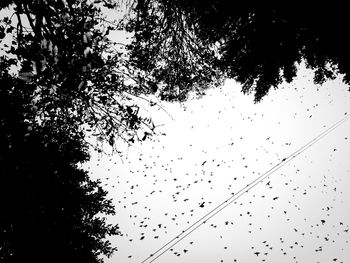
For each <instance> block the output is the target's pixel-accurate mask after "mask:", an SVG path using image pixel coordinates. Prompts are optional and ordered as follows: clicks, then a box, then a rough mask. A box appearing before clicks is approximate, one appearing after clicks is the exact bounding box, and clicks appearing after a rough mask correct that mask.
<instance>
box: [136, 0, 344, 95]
mask: <svg viewBox="0 0 350 263" xmlns="http://www.w3.org/2000/svg"><path fill="white" fill-rule="evenodd" d="M137 2H138V4H137V5H135V8H134V13H135V18H134V19H133V20H132V21H131V22H130V24H129V26H130V30H133V31H135V40H134V43H133V44H132V45H131V46H130V49H131V50H132V54H133V57H132V58H133V60H134V61H135V62H136V63H137V65H138V67H139V68H141V69H143V70H145V71H147V72H148V75H151V76H152V77H153V81H154V83H155V84H158V86H159V87H160V88H163V90H164V89H165V90H169V92H168V93H170V94H171V96H173V95H176V91H177V90H181V91H183V92H184V93H186V92H187V91H188V90H193V89H195V88H196V87H202V88H203V87H204V88H205V87H206V86H210V83H212V81H211V77H213V78H214V79H217V78H216V76H220V77H221V78H226V77H229V78H234V79H236V80H237V81H239V82H240V83H242V84H243V92H245V93H250V92H254V93H255V100H256V101H260V100H261V98H262V97H263V96H265V95H266V94H267V93H268V91H269V89H270V88H271V87H274V88H277V86H278V85H279V84H280V83H282V81H283V80H286V81H287V82H290V81H292V80H293V78H294V77H295V76H296V72H297V65H298V64H299V63H300V62H301V61H302V60H304V61H305V62H306V65H307V67H309V68H312V69H313V70H314V72H315V77H314V80H315V82H316V83H323V82H324V81H325V80H327V79H330V78H334V77H335V74H336V73H341V74H344V81H345V82H346V83H348V84H349V83H350V52H349V48H348V47H349V44H350V41H349V38H348V37H347V34H346V32H347V31H346V28H347V8H346V7H345V5H342V4H333V3H328V4H320V5H302V6H299V5H297V4H295V3H292V2H283V3H279V4H278V3H276V4H275V5H271V4H270V5H269V4H266V3H260V4H253V3H251V2H249V1H248V2H242V3H241V2H240V3H239V4H238V3H237V4H235V3H233V2H232V1H229V0H203V1H202V0H190V1H186V0H178V1H169V0H139V1H137ZM218 71H219V72H220V73H219V74H218V75H217V72H218ZM203 83H205V84H207V85H204V86H203ZM155 84H153V85H154V86H155ZM164 87H165V88H164ZM174 87H176V88H175V89H174ZM178 93H179V94H181V92H178ZM171 96H170V99H172V97H171ZM165 98H166V96H165ZM178 99H181V97H178Z"/></svg>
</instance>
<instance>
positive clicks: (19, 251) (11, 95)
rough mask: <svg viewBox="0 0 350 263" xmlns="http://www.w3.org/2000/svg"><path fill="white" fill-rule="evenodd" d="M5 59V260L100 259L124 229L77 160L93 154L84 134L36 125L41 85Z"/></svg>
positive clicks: (0, 244)
mask: <svg viewBox="0 0 350 263" xmlns="http://www.w3.org/2000/svg"><path fill="white" fill-rule="evenodd" d="M6 64H8V61H4V60H3V59H2V60H1V65H2V68H1V76H0V79H1V89H0V174H1V177H0V209H1V214H0V230H1V235H0V261H1V262H22V261H23V262H24V261H29V262H48V261H49V262H102V260H101V259H100V255H105V256H110V255H111V254H112V252H113V251H114V250H115V248H113V247H111V244H110V243H109V242H108V241H106V240H104V239H105V238H106V237H107V236H108V235H115V234H118V233H119V231H118V226H117V225H114V226H113V225H109V224H107V223H106V219H105V218H102V217H100V216H99V215H100V214H102V215H110V214H114V213H115V211H114V207H113V205H112V202H111V200H108V199H106V194H107V193H106V191H104V190H103V189H102V187H101V186H100V183H99V182H98V181H91V179H89V177H88V174H87V172H86V171H84V170H82V169H80V168H78V165H79V163H80V162H83V161H86V160H87V159H88V157H89V155H88V152H87V147H86V146H85V147H84V142H83V141H82V138H83V137H82V136H81V135H79V134H77V133H72V132H71V131H70V130H69V129H68V130H64V129H61V130H57V129H53V128H52V126H51V125H46V126H38V125H37V126H33V124H32V123H30V122H29V121H28V120H29V119H31V118H33V117H34V116H35V111H33V106H32V105H31V101H30V99H31V96H30V95H31V94H32V92H33V90H34V89H35V85H33V84H28V83H26V82H24V81H22V80H19V79H15V78H13V77H12V76H10V75H9V74H8V72H7V71H6V68H4V66H5V67H6Z"/></svg>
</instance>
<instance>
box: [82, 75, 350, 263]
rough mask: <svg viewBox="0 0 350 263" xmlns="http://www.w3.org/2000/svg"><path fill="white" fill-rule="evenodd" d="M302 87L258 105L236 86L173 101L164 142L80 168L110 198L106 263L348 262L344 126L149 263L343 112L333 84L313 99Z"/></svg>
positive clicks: (347, 137) (345, 101)
mask: <svg viewBox="0 0 350 263" xmlns="http://www.w3.org/2000/svg"><path fill="white" fill-rule="evenodd" d="M299 79H301V80H303V81H304V82H303V83H297V82H296V83H294V86H295V87H298V88H297V89H296V90H294V89H293V87H288V88H287V89H286V90H283V89H281V90H278V91H275V93H274V94H270V95H268V96H267V98H265V99H264V101H263V102H262V103H260V104H256V105H253V102H252V97H251V96H245V95H241V93H240V92H239V90H238V89H237V86H236V87H234V88H233V87H230V85H227V87H226V86H225V87H223V88H221V89H217V90H209V91H208V92H207V93H208V94H207V95H206V96H204V97H203V98H202V99H200V100H198V101H190V102H186V103H185V104H183V105H182V106H181V107H178V105H175V106H174V105H170V106H169V107H168V108H169V109H170V110H171V112H170V113H171V114H174V118H175V121H169V119H165V122H166V123H165V125H164V126H162V127H163V129H164V130H163V131H162V133H165V134H166V135H165V136H158V137H155V138H153V139H151V140H148V141H145V142H143V143H142V144H139V145H138V144H136V145H134V146H132V147H131V148H130V149H129V151H128V154H127V155H124V156H123V157H121V158H122V159H123V163H122V162H121V160H120V159H119V157H118V156H112V157H111V156H110V157H107V156H100V155H99V156H98V155H96V156H94V158H93V159H92V160H91V162H90V163H87V164H86V165H87V167H88V169H89V170H90V172H91V176H92V177H93V178H99V179H100V180H101V181H102V182H103V185H104V187H105V189H107V190H108V191H109V196H110V198H113V200H114V203H115V206H116V215H115V216H113V217H111V218H109V219H108V220H109V221H110V222H112V223H117V224H118V225H119V226H120V230H121V233H122V234H121V235H120V236H115V237H111V238H110V240H111V242H112V244H113V245H116V246H117V248H118V251H117V252H115V255H114V256H113V257H112V258H110V259H106V262H135V263H138V262H139V263H141V262H153V261H152V260H154V261H155V262H156V261H158V262H301V263H303V262H315V263H316V262H319V263H321V262H337V263H338V262H339V263H340V262H343V263H346V262H347V260H349V259H350V244H349V241H350V235H349V229H350V212H349V211H346V209H347V207H349V202H350V194H349V193H348V189H347V188H348V186H349V185H350V184H349V183H350V164H349V162H347V160H348V159H349V157H350V151H349V150H350V133H349V131H350V129H349V127H350V122H347V123H345V124H344V125H343V126H341V127H339V129H338V130H336V131H334V132H333V133H331V134H330V135H328V136H327V137H325V138H324V139H323V140H322V141H320V142H319V143H318V144H315V145H314V146H312V147H310V148H309V149H308V150H307V151H305V152H304V153H303V154H301V155H300V156H298V157H297V158H295V159H294V160H293V161H291V162H290V163H288V165H286V166H285V167H283V168H281V169H280V170H278V171H276V172H275V173H274V174H271V175H270V176H269V177H268V178H266V180H264V181H263V182H261V183H260V184H258V185H257V186H256V187H255V188H253V189H251V190H249V191H248V192H246V193H245V194H244V195H242V196H241V197H240V198H239V199H237V200H235V201H234V202H233V203H232V204H230V205H229V206H227V207H226V208H225V209H223V210H222V211H220V213H218V214H217V215H215V216H214V217H212V218H210V220H203V222H201V226H200V227H199V228H198V229H196V230H195V231H193V232H192V233H191V234H189V235H188V236H186V237H185V238H184V239H183V240H181V242H178V243H177V244H176V245H174V246H171V245H169V246H168V247H167V248H166V247H165V248H164V249H166V250H167V251H166V252H165V253H164V254H163V255H162V256H161V257H159V258H157V259H155V256H156V253H154V252H155V251H157V250H158V249H159V248H161V247H162V246H163V245H164V244H166V243H167V242H168V241H169V240H171V239H172V238H174V237H175V238H176V236H178V235H181V234H186V233H185V232H184V231H185V230H186V229H187V228H188V227H190V226H191V224H192V223H194V222H196V221H197V220H198V219H199V218H201V217H202V216H203V215H205V214H206V213H208V212H210V211H211V210H212V209H215V207H216V206H217V205H218V204H219V203H221V202H222V201H223V200H225V199H227V198H228V197H230V196H232V195H234V194H235V193H237V192H238V191H239V190H240V189H242V188H243V187H245V186H246V185H247V184H249V183H250V182H251V181H252V180H254V179H255V178H257V177H258V176H260V175H261V174H262V173H264V172H266V171H268V170H269V169H270V168H271V167H272V166H274V165H276V164H277V163H279V162H281V161H283V160H285V158H286V156H288V155H289V154H290V153H291V152H293V151H294V150H296V149H297V148H298V147H300V146H302V145H303V143H305V142H306V141H308V140H310V139H312V137H314V136H316V135H318V133H319V132H322V131H323V130H324V129H325V128H326V127H329V126H330V125H332V124H333V123H334V122H335V121H337V120H338V119H337V118H339V117H341V115H340V114H344V109H345V108H342V107H348V106H349V105H350V93H349V94H348V95H347V93H346V92H348V91H346V90H345V88H342V89H341V88H337V87H333V86H334V85H335V84H334V83H333V84H332V85H333V86H332V85H331V84H330V86H329V87H328V88H327V87H322V89H323V90H322V89H321V88H320V90H318V91H316V90H315V88H314V85H313V84H311V83H309V81H310V77H309V76H304V77H299ZM232 85H233V84H231V86H232ZM307 85H308V86H307ZM325 86H326V84H325ZM337 86H341V85H338V84H337ZM303 87H304V88H303ZM342 87H343V86H342ZM235 89H236V90H235ZM308 89H309V90H308ZM311 89H313V90H311ZM300 94H302V95H300ZM317 94H318V95H317ZM339 94H340V95H339ZM315 95H317V97H316V98H315ZM341 96H344V97H341ZM345 96H347V97H345ZM341 103H342V104H341ZM176 107H177V110H176ZM330 111H332V112H330ZM325 112H327V114H328V116H325ZM337 116H339V117H337ZM155 121H157V120H155ZM158 121H159V120H158ZM330 141H331V143H330ZM125 154H126V153H125ZM164 249H163V251H164ZM145 259H146V260H145Z"/></svg>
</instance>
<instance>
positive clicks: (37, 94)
mask: <svg viewBox="0 0 350 263" xmlns="http://www.w3.org/2000/svg"><path fill="white" fill-rule="evenodd" d="M8 3H10V4H12V5H11V7H12V10H13V13H12V14H11V15H10V16H7V17H4V18H3V19H2V25H1V26H0V36H2V38H4V37H5V36H11V37H12V43H10V44H7V45H6V44H5V45H4V49H5V52H6V54H7V55H8V56H10V57H11V56H14V57H15V58H16V62H14V63H15V65H16V66H17V67H18V68H19V74H18V77H19V78H20V79H22V80H25V81H26V82H28V83H33V84H35V85H36V89H35V90H34V93H33V94H32V97H33V100H32V102H33V103H34V104H35V107H36V109H37V117H38V118H36V120H40V123H41V125H43V126H45V123H46V122H49V123H50V125H52V124H53V123H56V128H57V129H60V128H61V127H65V128H66V126H69V125H70V124H71V123H75V124H78V126H79V127H80V128H84V129H85V130H86V131H88V132H90V133H93V134H94V135H95V136H96V137H101V138H103V139H105V140H106V141H107V142H109V143H110V144H111V145H112V146H115V143H114V142H115V140H116V139H117V138H122V139H124V140H125V141H127V142H128V141H134V140H135V139H137V138H139V137H140V132H141V133H142V131H143V130H144V131H147V132H148V133H152V130H153V128H154V127H153V126H152V122H151V121H150V120H149V119H147V118H142V117H141V116H140V115H139V114H138V110H139V108H138V105H137V104H136V103H134V101H133V98H135V97H137V96H139V95H140V94H147V93H148V90H147V89H146V86H142V85H141V84H140V83H139V82H140V81H139V79H138V78H137V74H136V73H135V72H134V69H133V68H132V66H131V64H130V63H129V62H128V60H127V55H126V54H125V52H122V51H121V49H120V48H118V46H117V45H118V44H116V43H113V42H112V41H110V40H109V39H108V35H109V32H110V31H112V30H115V29H118V28H120V27H121V26H122V23H114V22H113V21H106V20H105V18H104V16H103V14H102V9H103V8H106V6H107V7H109V8H114V7H117V6H118V3H117V2H114V1H110V0H104V1H88V0H84V1H78V0H74V1H65V0H60V1H45V0H43V1H36V0H32V1H23V0H13V1H8Z"/></svg>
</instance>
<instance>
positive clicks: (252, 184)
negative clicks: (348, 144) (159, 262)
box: [141, 113, 350, 263]
mask: <svg viewBox="0 0 350 263" xmlns="http://www.w3.org/2000/svg"><path fill="white" fill-rule="evenodd" d="M344 115H346V116H345V117H343V118H342V119H341V120H339V121H337V122H336V123H334V124H333V125H332V126H330V127H329V128H328V129H326V130H325V131H323V132H322V133H320V134H319V135H318V136H316V137H315V138H313V139H312V140H310V141H309V142H307V143H306V144H304V146H302V147H300V148H299V149H298V150H296V151H295V152H293V153H292V154H290V155H289V156H288V157H286V158H283V159H282V160H281V161H280V162H279V163H278V164H276V165H275V166H273V167H272V168H270V169H269V170H268V171H266V172H265V173H263V174H262V175H260V176H258V177H257V178H256V179H254V180H253V181H252V182H250V183H249V184H247V185H246V186H245V187H243V188H241V189H240V190H239V191H238V192H237V193H234V194H233V195H232V196H230V197H229V198H227V199H226V200H224V201H223V202H222V203H220V204H219V205H217V206H216V207H215V208H213V209H212V210H210V211H209V212H208V213H206V214H205V215H204V216H202V217H201V218H200V219H198V220H197V221H196V222H194V223H192V224H191V225H190V226H189V227H187V228H186V229H185V230H183V231H182V232H181V233H180V234H178V235H177V236H175V237H174V238H173V239H171V240H170V241H168V242H167V243H166V244H164V245H163V246H162V247H161V248H159V249H158V250H156V251H155V252H154V253H153V254H151V255H150V256H149V257H147V258H146V259H145V260H143V261H142V262H141V263H145V262H146V261H148V260H149V259H151V258H152V259H151V260H150V261H149V263H152V262H153V261H155V260H156V259H158V258H159V257H160V256H161V255H163V254H164V253H165V252H167V251H168V250H169V249H171V248H172V247H174V246H175V245H176V244H177V243H179V242H180V241H181V240H183V239H184V238H185V237H187V236H188V235H190V234H191V233H192V232H193V231H195V230H196V229H197V228H199V227H200V226H201V225H203V224H205V223H206V222H207V221H208V220H209V219H211V218H212V217H214V216H215V215H216V214H218V213H219V212H220V211H222V210H223V209H224V208H226V207H227V206H228V205H230V204H231V203H232V202H234V201H236V200H237V199H238V198H239V197H241V196H242V195H244V194H245V193H247V192H248V191H249V190H251V189H252V188H253V187H255V186H256V185H258V184H259V183H261V182H262V181H263V180H264V179H266V178H268V177H269V176H270V175H271V174H273V173H274V172H276V171H277V170H278V169H280V168H281V167H283V166H284V165H286V164H287V163H288V162H290V161H291V160H293V159H294V158H295V157H297V156H298V155H300V154H301V153H303V152H304V151H305V150H307V149H308V148H310V147H311V146H312V145H314V144H315V143H316V142H318V141H319V140H321V139H322V138H323V137H325V136H326V135H327V134H329V133H330V132H332V131H333V130H335V129H336V128H337V127H339V126H340V125H342V124H343V123H344V122H345V121H346V120H348V119H349V117H350V115H347V113H345V114H344ZM186 232H187V233H186ZM180 237H181V238H180ZM175 240H176V242H174V241H175ZM173 242H174V243H173ZM171 243H173V244H172V245H171V246H169V247H167V246H168V245H170V244H171ZM166 247H167V248H166ZM164 248H166V249H165V250H164V251H162V250H163V249H164ZM161 251H162V252H161ZM159 252H161V253H159ZM157 253H159V254H158V255H157V256H155V255H156V254H157Z"/></svg>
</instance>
